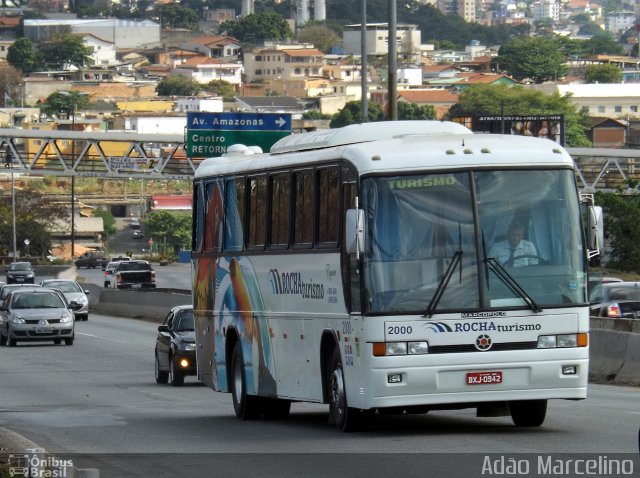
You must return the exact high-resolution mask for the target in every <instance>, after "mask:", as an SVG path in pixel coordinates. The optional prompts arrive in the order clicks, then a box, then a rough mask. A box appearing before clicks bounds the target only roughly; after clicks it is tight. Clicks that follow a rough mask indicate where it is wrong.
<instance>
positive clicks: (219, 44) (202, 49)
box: [180, 36, 240, 59]
mask: <svg viewBox="0 0 640 478" xmlns="http://www.w3.org/2000/svg"><path fill="white" fill-rule="evenodd" d="M180 48H182V49H184V50H189V51H194V52H197V53H200V54H201V55H204V56H208V57H211V58H227V59H230V58H237V57H238V55H239V54H240V42H239V41H238V40H236V39H235V38H232V37H228V36H204V37H197V38H193V39H191V40H189V41H186V42H184V43H182V44H181V45H180Z"/></svg>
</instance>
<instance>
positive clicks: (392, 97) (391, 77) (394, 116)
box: [387, 0, 398, 121]
mask: <svg viewBox="0 0 640 478" xmlns="http://www.w3.org/2000/svg"><path fill="white" fill-rule="evenodd" d="M396 30H397V21H396V0H389V37H388V38H389V49H388V55H389V73H388V87H387V91H388V96H389V98H388V100H387V105H388V109H389V111H388V112H387V119H388V120H390V121H398V93H397V92H398V88H397V83H398V72H397V66H396V57H397V54H398V51H397V50H398V44H397V41H396V36H397V35H396Z"/></svg>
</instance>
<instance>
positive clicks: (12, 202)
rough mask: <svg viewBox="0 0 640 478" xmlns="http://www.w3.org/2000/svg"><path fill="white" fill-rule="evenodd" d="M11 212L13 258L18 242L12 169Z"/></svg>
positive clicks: (16, 252)
mask: <svg viewBox="0 0 640 478" xmlns="http://www.w3.org/2000/svg"><path fill="white" fill-rule="evenodd" d="M11 213H12V217H13V260H14V261H15V260H16V259H17V257H18V242H17V240H16V189H15V186H14V183H13V170H12V171H11Z"/></svg>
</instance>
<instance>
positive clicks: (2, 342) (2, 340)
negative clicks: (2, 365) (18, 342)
mask: <svg viewBox="0 0 640 478" xmlns="http://www.w3.org/2000/svg"><path fill="white" fill-rule="evenodd" d="M0 345H7V337H6V335H3V334H2V333H1V332H0Z"/></svg>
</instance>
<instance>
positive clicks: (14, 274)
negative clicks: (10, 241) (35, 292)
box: [6, 262, 36, 284]
mask: <svg viewBox="0 0 640 478" xmlns="http://www.w3.org/2000/svg"><path fill="white" fill-rule="evenodd" d="M6 272H7V284H33V283H35V281H36V273H35V272H34V271H33V267H32V266H31V262H12V263H11V264H9V267H7V269H6Z"/></svg>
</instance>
